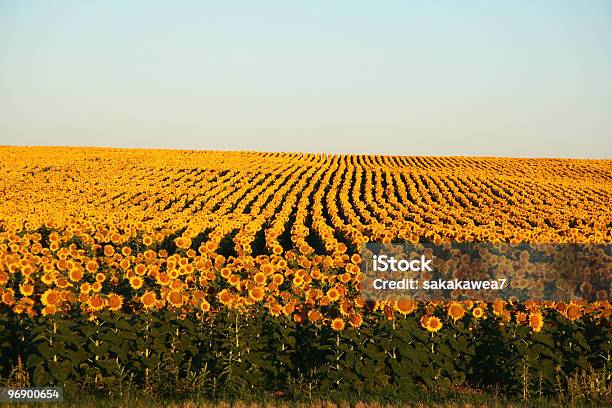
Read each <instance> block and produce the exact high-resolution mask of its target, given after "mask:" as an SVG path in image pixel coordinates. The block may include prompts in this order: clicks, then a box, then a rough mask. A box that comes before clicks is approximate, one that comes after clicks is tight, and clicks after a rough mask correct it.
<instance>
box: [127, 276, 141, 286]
mask: <svg viewBox="0 0 612 408" xmlns="http://www.w3.org/2000/svg"><path fill="white" fill-rule="evenodd" d="M143 283H144V281H143V280H142V278H141V277H140V276H132V277H131V278H130V286H131V287H132V289H140V288H141V287H142V284H143Z"/></svg>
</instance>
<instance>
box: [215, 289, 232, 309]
mask: <svg viewBox="0 0 612 408" xmlns="http://www.w3.org/2000/svg"><path fill="white" fill-rule="evenodd" d="M217 298H218V299H219V302H221V303H222V304H224V305H225V306H229V305H231V303H232V295H231V293H229V291H228V290H227V289H223V290H222V291H221V292H219V293H218V294H217Z"/></svg>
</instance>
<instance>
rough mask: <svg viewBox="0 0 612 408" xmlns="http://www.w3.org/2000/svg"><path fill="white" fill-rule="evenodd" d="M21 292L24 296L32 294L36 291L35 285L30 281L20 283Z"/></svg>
mask: <svg viewBox="0 0 612 408" xmlns="http://www.w3.org/2000/svg"><path fill="white" fill-rule="evenodd" d="M19 292H21V294H22V295H23V296H32V294H33V293H34V286H32V285H30V284H29V283H22V284H21V285H19Z"/></svg>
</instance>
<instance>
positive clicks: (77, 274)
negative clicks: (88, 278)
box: [68, 269, 83, 282]
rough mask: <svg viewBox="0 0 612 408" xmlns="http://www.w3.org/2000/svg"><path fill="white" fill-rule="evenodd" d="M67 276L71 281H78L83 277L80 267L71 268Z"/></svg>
mask: <svg viewBox="0 0 612 408" xmlns="http://www.w3.org/2000/svg"><path fill="white" fill-rule="evenodd" d="M68 278H70V280H71V281H73V282H78V281H80V280H81V279H82V278H83V271H82V270H80V269H73V270H71V271H70V273H69V274H68Z"/></svg>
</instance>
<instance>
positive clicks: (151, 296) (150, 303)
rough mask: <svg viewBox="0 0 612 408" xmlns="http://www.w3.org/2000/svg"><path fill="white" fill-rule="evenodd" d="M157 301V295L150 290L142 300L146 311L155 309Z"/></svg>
mask: <svg viewBox="0 0 612 408" xmlns="http://www.w3.org/2000/svg"><path fill="white" fill-rule="evenodd" d="M156 300H157V296H156V295H155V292H153V291H150V290H147V291H146V292H145V293H144V295H142V297H141V298H140V302H141V303H142V305H143V306H144V308H145V309H150V308H152V307H154V306H155V302H156Z"/></svg>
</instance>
